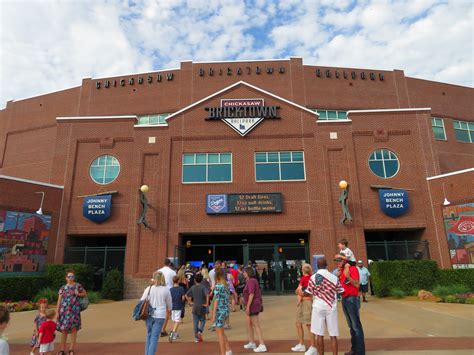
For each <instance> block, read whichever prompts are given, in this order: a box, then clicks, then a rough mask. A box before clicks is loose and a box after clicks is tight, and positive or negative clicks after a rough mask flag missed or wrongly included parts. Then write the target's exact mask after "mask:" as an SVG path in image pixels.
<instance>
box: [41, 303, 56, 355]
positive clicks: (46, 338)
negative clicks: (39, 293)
mask: <svg viewBox="0 0 474 355" xmlns="http://www.w3.org/2000/svg"><path fill="white" fill-rule="evenodd" d="M55 316H56V311H55V310H54V309H48V310H47V311H46V318H47V320H46V322H44V323H43V324H42V325H41V327H40V328H39V344H40V348H39V351H40V354H41V355H47V354H49V355H51V354H52V353H53V350H54V338H55V337H56V335H55V332H56V323H55V322H54V321H53V319H54V317H55Z"/></svg>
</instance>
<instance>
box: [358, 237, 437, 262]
mask: <svg viewBox="0 0 474 355" xmlns="http://www.w3.org/2000/svg"><path fill="white" fill-rule="evenodd" d="M365 244H366V246H367V258H368V259H370V260H373V261H378V260H421V259H429V258H430V250H429V243H428V241H427V240H421V241H409V240H401V241H380V242H366V243H365Z"/></svg>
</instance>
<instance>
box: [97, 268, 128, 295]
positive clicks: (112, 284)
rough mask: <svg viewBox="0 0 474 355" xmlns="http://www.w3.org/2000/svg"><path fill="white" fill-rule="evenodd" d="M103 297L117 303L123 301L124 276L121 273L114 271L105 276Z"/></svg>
mask: <svg viewBox="0 0 474 355" xmlns="http://www.w3.org/2000/svg"><path fill="white" fill-rule="evenodd" d="M102 296H103V297H104V298H107V299H110V300H115V301H120V300H121V299H123V275H122V273H121V272H120V271H118V270H112V271H109V272H108V273H107V274H106V275H105V280H104V283H103V285H102Z"/></svg>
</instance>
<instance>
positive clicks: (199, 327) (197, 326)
mask: <svg viewBox="0 0 474 355" xmlns="http://www.w3.org/2000/svg"><path fill="white" fill-rule="evenodd" d="M193 323H194V335H196V333H197V332H200V333H201V334H202V332H203V330H204V326H205V325H206V316H204V317H199V316H198V315H197V314H194V313H193Z"/></svg>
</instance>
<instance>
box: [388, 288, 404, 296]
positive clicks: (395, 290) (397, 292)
mask: <svg viewBox="0 0 474 355" xmlns="http://www.w3.org/2000/svg"><path fill="white" fill-rule="evenodd" d="M390 296H391V297H394V298H403V297H405V292H404V291H403V290H401V289H399V288H392V289H391V290H390Z"/></svg>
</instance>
